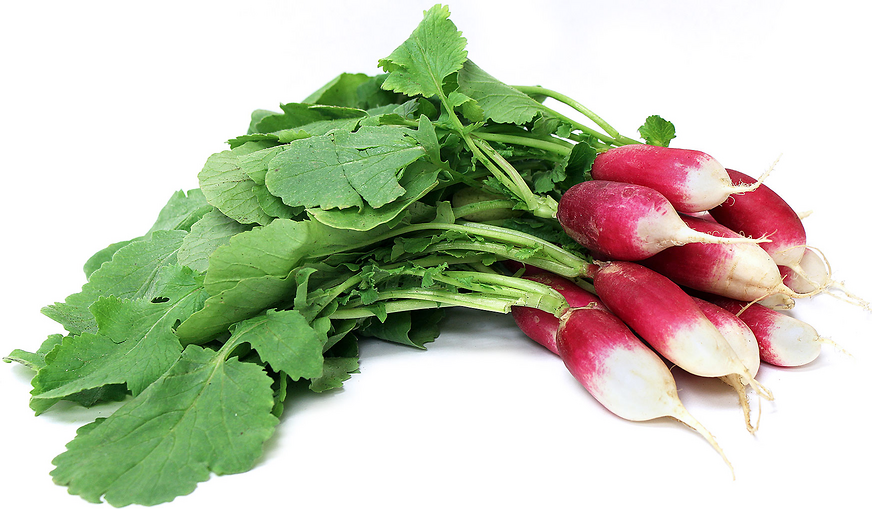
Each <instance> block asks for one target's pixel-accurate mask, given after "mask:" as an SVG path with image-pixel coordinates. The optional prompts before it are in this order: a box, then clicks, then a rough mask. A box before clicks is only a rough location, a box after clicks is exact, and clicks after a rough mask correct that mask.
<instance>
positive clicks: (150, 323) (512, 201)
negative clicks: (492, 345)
mask: <svg viewBox="0 0 872 509" xmlns="http://www.w3.org/2000/svg"><path fill="white" fill-rule="evenodd" d="M378 64H379V65H380V66H381V68H382V69H383V70H384V71H385V74H380V75H378V76H367V75H364V74H360V73H342V74H339V75H338V76H337V77H336V78H334V79H333V80H331V81H330V82H328V83H326V84H325V85H324V86H323V87H321V88H319V89H318V90H316V91H315V92H313V93H312V94H310V95H309V96H308V97H306V98H305V99H304V100H303V101H301V102H290V103H284V104H281V105H280V107H279V110H278V111H269V110H256V111H254V112H253V113H252V115H251V121H250V123H249V125H248V126H247V129H245V132H244V133H242V134H240V135H239V136H236V137H234V138H232V139H230V140H229V141H228V145H229V148H228V149H227V150H224V151H221V152H218V153H216V154H213V155H212V156H211V157H209V158H208V159H207V160H206V161H205V164H204V165H203V167H202V168H201V169H200V171H199V173H198V179H199V188H198V189H195V190H191V191H188V192H187V193H185V192H181V191H179V192H177V193H175V194H173V196H172V197H171V199H170V200H169V201H168V202H167V204H166V206H164V208H163V209H162V210H161V211H160V213H159V214H158V217H157V220H156V221H155V223H154V225H153V226H152V228H151V229H149V231H147V232H145V233H144V234H142V235H140V236H137V237H132V238H129V239H127V240H122V241H120V242H116V243H113V244H111V245H110V246H107V247H106V248H104V249H101V250H100V251H98V252H97V253H96V254H95V255H94V256H93V257H91V259H89V260H88V261H87V263H86V264H85V274H86V276H87V282H86V283H85V284H84V285H83V286H82V289H81V291H80V292H77V293H75V294H73V295H70V296H69V297H67V298H66V300H65V301H63V302H57V303H54V304H51V305H49V306H46V308H45V309H44V310H43V312H44V313H45V314H46V315H47V316H49V317H50V318H52V319H54V320H56V321H57V322H58V323H59V324H60V325H62V326H63V327H64V329H66V332H67V334H66V335H61V334H57V335H53V336H51V337H50V338H48V339H47V340H45V341H44V342H43V343H42V345H41V346H40V347H39V349H38V350H36V352H34V353H29V352H26V351H24V350H15V351H13V352H12V353H11V354H10V355H9V356H8V357H7V358H5V360H7V361H14V362H19V363H22V364H24V365H26V366H28V367H29V368H30V369H32V370H34V371H35V373H36V374H35V376H34V379H33V382H32V385H33V390H32V398H31V407H32V408H33V409H34V410H35V411H36V412H37V413H40V412H43V411H45V410H47V409H49V408H51V407H52V406H53V405H54V404H55V403H56V402H57V401H59V400H68V401H71V402H74V403H78V404H83V405H92V404H97V403H100V402H103V401H117V400H119V399H126V400H125V401H124V402H123V405H122V406H121V407H120V408H119V409H118V410H117V411H116V412H115V413H114V414H112V415H111V416H110V417H109V418H107V419H103V420H98V421H95V422H94V423H92V424H89V425H86V426H84V427H82V428H81V429H80V430H79V433H78V435H77V436H76V438H75V439H74V440H72V441H71V442H70V443H69V444H68V446H67V451H66V452H64V453H63V454H61V455H60V456H58V457H57V458H56V459H55V461H54V464H55V465H56V467H57V468H56V469H55V470H54V471H53V472H52V475H53V476H54V478H55V481H56V482H57V483H58V484H61V485H65V486H68V487H69V490H70V492H71V493H74V494H79V495H81V496H82V497H83V498H85V499H86V500H90V501H95V502H96V501H99V500H101V499H104V500H106V501H107V502H109V503H111V504H113V505H127V504H134V503H135V504H145V505H150V504H158V503H162V502H166V501H169V500H172V499H173V498H174V497H176V496H179V495H182V494H186V493H189V492H190V491H191V490H193V489H194V488H195V486H196V484H197V483H199V482H201V481H203V480H206V479H207V478H208V477H209V476H210V473H216V474H225V473H233V472H241V471H244V470H247V469H249V468H251V466H252V465H253V464H254V462H255V461H256V459H257V458H258V457H259V455H260V454H261V452H262V449H263V444H264V441H265V440H267V439H268V438H269V436H270V435H271V434H272V433H273V430H274V428H275V426H276V424H277V422H278V420H277V418H276V417H277V416H278V415H280V414H281V413H282V409H283V405H284V404H285V400H286V399H287V398H288V397H290V394H291V393H292V392H293V391H289V387H290V386H291V385H292V384H300V385H301V386H305V387H308V388H309V389H310V390H312V391H315V392H322V391H327V390H332V389H336V388H338V387H341V386H342V384H343V383H344V381H345V380H347V379H348V378H349V377H350V376H351V374H352V373H355V372H357V370H358V366H359V365H358V355H359V349H358V342H359V340H360V339H361V338H365V337H371V338H378V339H382V340H386V341H391V342H394V343H398V344H401V345H405V346H407V347H412V348H424V346H425V345H426V344H427V343H429V342H430V341H433V340H434V339H435V338H436V337H437V336H438V334H439V323H440V320H441V318H442V317H443V316H444V315H445V309H446V308H448V307H453V306H463V307H468V308H474V309H481V310H487V311H493V312H500V313H507V312H509V311H510V310H511V309H512V308H513V307H516V306H527V307H536V308H538V309H541V310H544V311H546V312H549V313H552V314H555V315H559V314H561V313H562V312H563V311H565V309H566V308H567V304H566V301H565V299H563V297H562V296H561V295H559V294H558V293H557V292H555V291H554V290H552V289H550V288H548V287H546V286H545V285H542V284H540V283H537V282H534V281H528V280H525V279H523V278H519V277H515V276H514V275H513V274H510V273H509V272H508V271H507V270H505V269H504V268H503V267H501V265H500V264H499V263H498V262H500V261H504V260H514V261H522V262H523V263H525V264H529V265H531V266H535V267H540V268H542V269H545V270H548V271H551V272H553V273H556V274H560V275H563V276H567V277H586V276H589V275H590V274H589V270H590V266H591V261H590V260H589V259H588V255H587V253H586V252H585V251H584V250H583V249H582V248H580V247H578V246H574V247H573V246H572V241H571V239H569V238H568V236H566V234H565V233H563V232H562V230H561V229H560V226H559V224H558V223H557V221H556V219H555V212H556V204H557V200H558V199H559V198H560V196H561V195H562V193H563V192H565V191H566V190H567V189H569V188H570V187H571V186H572V185H574V184H576V183H578V182H581V181H583V180H586V179H587V178H589V170H590V167H591V164H592V162H593V159H594V157H595V156H596V154H597V153H598V152H601V151H603V150H607V149H608V148H610V147H612V146H617V145H620V144H626V143H631V142H633V140H630V139H629V138H626V137H623V136H621V135H620V134H619V133H618V132H617V131H616V130H615V129H614V128H613V127H611V126H610V125H608V124H607V123H605V121H604V120H602V119H601V118H599V117H598V116H596V115H594V114H593V113H592V112H590V110H588V109H587V108H585V107H583V106H581V105H580V104H579V103H577V102H575V101H572V100H570V99H568V98H566V97H565V96H562V95H561V94H558V93H556V92H553V91H550V90H547V89H544V88H541V87H523V86H509V85H507V84H505V83H503V82H501V81H499V80H498V79H496V78H495V77H494V76H492V75H490V74H488V73H487V72H485V71H484V70H483V69H481V68H480V67H478V66H477V65H476V64H475V63H473V62H472V61H471V60H469V59H468V58H467V51H466V39H465V38H464V37H463V36H462V34H461V32H460V31H459V30H458V29H457V27H456V26H455V25H454V23H453V22H452V21H451V20H450V19H449V11H448V9H447V7H444V6H442V5H436V6H434V7H433V8H431V9H430V10H428V11H426V12H425V13H424V17H423V20H422V21H421V23H420V24H419V25H418V26H417V28H415V29H414V31H413V32H412V33H411V35H410V37H409V38H408V39H407V40H406V41H404V42H403V43H402V44H401V45H400V46H398V47H397V48H396V49H395V50H394V51H393V52H392V53H391V54H390V55H389V56H387V57H385V58H382V59H381V60H379V61H378ZM546 99H556V100H558V101H561V102H564V103H565V104H566V105H568V106H570V107H572V108H573V109H575V110H576V111H578V112H580V113H581V114H582V115H584V116H585V117H586V118H587V119H588V120H590V121H593V122H594V124H595V125H596V128H589V127H587V126H586V125H584V124H582V123H581V122H579V121H577V120H575V119H572V118H570V117H568V116H566V115H563V114H561V113H557V112H556V111H555V110H553V109H551V108H550V107H548V106H546V104H545V103H544V101H545V100H546ZM585 122H587V121H585ZM600 129H601V130H602V131H603V132H600ZM640 133H641V134H642V136H643V138H644V139H645V140H646V141H647V142H648V143H654V144H664V145H665V144H668V142H669V140H671V139H672V138H673V137H674V128H673V127H672V124H671V123H669V122H666V121H665V120H663V119H661V118H660V117H656V116H654V117H649V119H648V120H647V121H646V123H645V125H644V126H643V127H642V128H640ZM463 195H466V196H476V197H484V198H481V199H482V201H474V202H473V203H471V204H470V203H466V204H461V203H459V201H460V200H458V198H459V197H462V196H463ZM478 199H479V198H476V200H478ZM452 200H456V201H455V202H454V203H452ZM484 210H486V211H488V212H489V213H491V215H490V217H491V219H488V220H487V221H488V222H487V223H475V222H468V221H464V219H466V218H469V217H474V216H475V215H476V214H475V212H481V211H484ZM561 246H566V247H561Z"/></svg>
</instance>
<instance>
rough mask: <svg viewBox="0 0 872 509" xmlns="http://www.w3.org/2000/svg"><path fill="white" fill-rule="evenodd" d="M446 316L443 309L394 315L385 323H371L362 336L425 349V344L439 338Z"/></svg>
mask: <svg viewBox="0 0 872 509" xmlns="http://www.w3.org/2000/svg"><path fill="white" fill-rule="evenodd" d="M444 315H445V311H444V310H441V309H426V310H420V311H409V312H404V313H392V314H390V315H388V318H387V320H385V321H384V323H382V322H379V321H378V320H372V321H370V323H369V324H368V325H367V326H366V327H364V328H363V329H361V330H360V334H361V336H372V337H376V338H379V339H382V340H385V341H391V342H393V343H399V344H401V345H408V346H413V347H415V348H420V349H424V345H425V344H427V343H430V342H432V341H434V340H435V339H436V338H437V337H438V336H439V322H440V321H441V320H442V318H443V317H444Z"/></svg>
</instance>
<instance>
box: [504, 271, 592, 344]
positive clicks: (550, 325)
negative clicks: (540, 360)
mask: <svg viewBox="0 0 872 509" xmlns="http://www.w3.org/2000/svg"><path fill="white" fill-rule="evenodd" d="M525 279H529V280H531V281H537V282H539V283H543V284H546V285H548V286H550V287H551V288H554V289H555V290H557V291H558V292H559V293H560V295H563V297H564V298H565V299H566V302H567V303H568V304H569V306H570V307H573V308H579V307H585V306H589V305H593V306H594V307H596V308H597V309H603V310H605V309H606V307H605V306H604V305H603V303H602V302H600V301H599V299H597V298H596V297H595V296H594V295H593V294H592V293H590V292H587V291H585V290H584V289H582V288H580V287H579V286H578V285H576V284H575V283H573V282H572V281H569V280H568V279H564V278H562V277H560V276H557V275H555V274H551V273H548V272H542V273H538V274H535V275H533V276H526V277H525ZM512 317H513V318H514V319H515V323H516V324H517V325H518V328H519V329H521V331H523V332H524V334H526V335H527V336H529V337H530V339H532V340H533V341H535V342H537V343H539V344H540V345H542V346H544V347H545V348H547V349H549V350H551V351H552V352H554V353H558V352H557V329H558V328H559V327H560V319H558V318H557V317H556V316H554V315H553V314H551V313H549V312H547V311H542V310H541V309H536V308H528V307H522V306H515V307H513V308H512Z"/></svg>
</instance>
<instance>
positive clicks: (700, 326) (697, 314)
mask: <svg viewBox="0 0 872 509" xmlns="http://www.w3.org/2000/svg"><path fill="white" fill-rule="evenodd" d="M593 284H594V288H596V292H597V295H598V296H599V298H600V300H602V302H603V303H604V304H605V305H606V306H608V308H609V309H610V310H611V311H612V312H613V313H614V314H615V315H617V316H618V317H619V318H620V319H621V320H623V321H624V322H625V323H626V324H627V325H629V326H630V328H632V329H633V330H634V331H636V333H637V334H639V336H641V337H642V339H644V340H645V341H646V342H647V343H648V344H649V345H651V347H652V348H654V349H655V350H656V351H658V352H659V353H660V354H661V355H663V356H664V357H666V358H667V359H669V360H670V361H672V362H674V363H675V364H676V365H677V366H678V367H680V368H682V369H684V370H685V371H687V372H689V373H691V374H694V375H699V376H706V377H721V376H725V375H730V374H739V375H744V376H745V377H746V378H747V379H748V380H749V383H751V384H752V385H753V386H754V389H755V390H756V391H757V392H758V393H761V389H763V388H762V387H761V386H760V384H758V383H756V382H755V381H754V380H753V376H752V375H751V374H750V373H749V372H748V369H747V368H746V367H745V366H744V365H743V364H742V361H741V360H740V359H739V357H738V355H737V354H736V352H734V351H733V348H732V347H731V346H730V344H729V342H728V341H727V340H726V339H725V338H724V336H723V335H722V334H721V333H720V332H719V331H718V329H717V328H716V327H715V326H714V325H713V324H712V323H711V322H710V321H709V320H708V319H707V318H706V317H705V315H704V314H703V312H702V311H700V309H699V306H697V305H696V303H695V302H694V301H693V299H692V298H691V297H690V295H688V294H686V293H684V291H683V290H682V289H681V288H679V287H678V285H676V284H675V283H673V282H672V281H670V280H669V279H668V278H667V277H666V276H663V275H661V274H658V273H656V272H654V271H653V270H650V269H648V268H646V267H643V266H642V265H639V264H636V263H629V262H609V263H606V264H604V265H603V266H602V267H601V268H600V270H599V271H598V272H597V273H596V274H595V275H594V280H593ZM761 394H764V395H765V396H766V397H767V398H769V397H771V395H770V394H769V392H768V391H766V390H765V389H763V392H762V393H761Z"/></svg>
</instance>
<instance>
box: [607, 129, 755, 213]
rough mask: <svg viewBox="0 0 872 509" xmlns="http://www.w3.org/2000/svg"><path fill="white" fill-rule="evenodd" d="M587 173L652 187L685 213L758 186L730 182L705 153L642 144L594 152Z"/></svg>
mask: <svg viewBox="0 0 872 509" xmlns="http://www.w3.org/2000/svg"><path fill="white" fill-rule="evenodd" d="M591 176H592V177H593V178H594V179H596V180H611V181H616V182H627V183H630V184H638V185H642V186H646V187H650V188H652V189H656V190H657V191H659V192H660V193H662V194H663V195H664V196H665V197H666V198H667V199H668V200H669V201H670V203H672V205H673V206H674V207H675V209H676V210H678V211H679V212H685V213H692V212H703V211H705V210H709V209H711V208H713V207H716V206H718V205H720V204H721V203H723V202H724V200H726V199H727V197H728V196H730V195H731V194H733V193H741V192H747V191H750V190H752V189H754V188H755V187H756V186H757V185H758V184H756V183H754V184H738V185H737V184H734V183H732V182H731V181H730V176H729V175H728V174H727V171H726V169H725V168H724V166H723V165H722V164H721V163H719V162H718V161H717V160H715V158H713V157H712V156H710V155H708V154H706V153H705V152H700V151H698V150H688V149H681V148H669V147H659V146H656V145H642V144H633V145H624V146H621V147H615V148H612V149H609V150H607V151H605V152H603V153H601V154H599V155H597V157H596V159H594V162H593V167H592V168H591Z"/></svg>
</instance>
